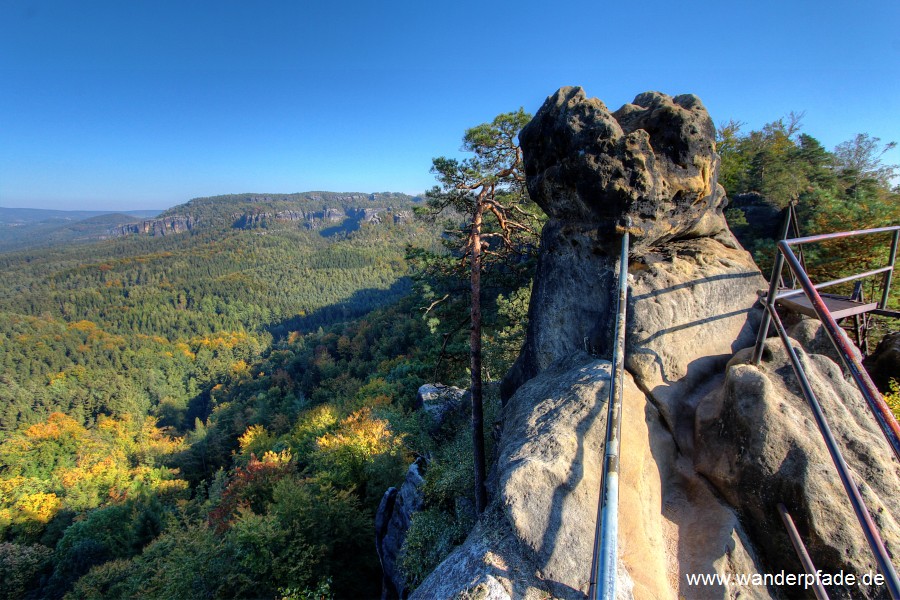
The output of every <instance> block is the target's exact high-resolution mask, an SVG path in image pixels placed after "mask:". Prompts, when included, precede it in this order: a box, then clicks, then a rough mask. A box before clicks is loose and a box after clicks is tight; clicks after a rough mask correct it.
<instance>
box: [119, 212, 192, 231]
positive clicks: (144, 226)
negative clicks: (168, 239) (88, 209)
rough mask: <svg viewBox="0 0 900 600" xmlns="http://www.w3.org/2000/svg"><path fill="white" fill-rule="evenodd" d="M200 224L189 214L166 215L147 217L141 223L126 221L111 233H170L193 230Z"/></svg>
mask: <svg viewBox="0 0 900 600" xmlns="http://www.w3.org/2000/svg"><path fill="white" fill-rule="evenodd" d="M197 225H198V221H197V220H196V219H195V218H194V217H192V216H190V215H188V216H183V217H182V216H179V217H165V218H160V219H147V220H146V221H141V222H140V223H126V224H125V225H120V226H118V227H116V228H115V229H113V230H112V231H111V232H110V234H111V235H114V236H123V235H131V234H135V233H137V234H144V235H170V234H173V233H182V232H184V231H191V230H192V229H194V227H196V226H197Z"/></svg>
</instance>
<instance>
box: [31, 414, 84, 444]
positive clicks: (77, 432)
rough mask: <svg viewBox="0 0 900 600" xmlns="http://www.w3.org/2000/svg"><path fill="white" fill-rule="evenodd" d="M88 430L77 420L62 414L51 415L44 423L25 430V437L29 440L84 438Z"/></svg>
mask: <svg viewBox="0 0 900 600" xmlns="http://www.w3.org/2000/svg"><path fill="white" fill-rule="evenodd" d="M86 433H87V430H86V429H85V428H84V427H82V426H81V425H80V424H79V423H78V422H77V421H75V419H73V418H72V417H70V416H68V415H64V414H63V413H60V412H55V413H51V414H50V416H49V417H47V420H46V421H44V422H42V423H35V424H34V425H32V426H31V427H29V428H28V429H26V430H25V437H26V438H27V439H28V440H34V441H40V440H58V439H60V438H62V437H63V436H67V437H73V438H82V437H84V436H85V434H86Z"/></svg>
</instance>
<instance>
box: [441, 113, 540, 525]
mask: <svg viewBox="0 0 900 600" xmlns="http://www.w3.org/2000/svg"><path fill="white" fill-rule="evenodd" d="M530 119H531V116H530V115H528V114H527V113H526V112H525V111H524V110H522V109H519V110H518V111H516V112H510V113H504V114H501V115H499V116H497V117H496V118H495V119H494V120H493V121H491V122H490V123H483V124H481V125H478V126H477V127H473V128H471V129H468V130H467V131H466V133H465V136H464V137H463V146H462V149H463V150H464V151H466V152H470V153H472V156H471V157H469V158H466V159H464V160H458V159H455V158H447V157H443V156H441V157H438V158H435V159H434V160H433V161H432V169H431V172H432V173H434V175H435V176H436V178H437V180H438V182H439V184H440V185H436V186H434V187H433V188H432V189H431V190H430V191H429V192H428V193H427V198H428V210H429V212H430V214H431V215H432V216H435V217H436V216H437V215H445V216H449V217H450V218H451V222H452V223H454V225H455V226H451V227H450V228H449V229H448V230H447V231H446V234H445V235H446V237H447V239H448V240H449V242H450V245H451V246H452V247H453V250H454V253H453V255H452V256H453V257H454V259H455V261H456V262H455V266H456V267H457V269H458V271H459V272H463V273H466V274H467V275H468V280H469V281H468V286H469V294H470V307H469V323H470V332H469V333H470V335H469V371H470V377H471V381H470V392H471V398H472V444H473V454H474V460H475V504H476V508H477V510H478V511H479V512H481V511H483V510H484V508H485V506H486V505H487V492H486V489H485V484H484V482H485V450H484V433H483V426H484V422H483V421H484V417H483V412H484V411H483V391H482V347H481V346H482V303H481V299H482V274H483V273H484V272H485V271H487V270H489V269H490V268H491V266H492V265H495V264H499V263H505V264H508V263H509V262H510V261H514V260H516V259H515V256H516V254H517V251H518V250H521V248H522V246H523V240H525V239H527V238H530V237H531V238H533V237H534V236H535V234H536V230H537V227H536V225H537V223H538V219H537V216H536V211H535V209H534V205H533V204H531V203H530V201H529V199H528V194H527V191H526V189H525V173H524V169H523V161H522V149H521V148H520V147H519V138H518V136H519V132H520V131H521V130H522V127H524V126H525V124H526V123H528V121H529V120H530ZM524 245H526V246H527V245H528V244H527V242H525V243H524ZM444 299H446V296H445V298H444ZM432 306H434V305H432Z"/></svg>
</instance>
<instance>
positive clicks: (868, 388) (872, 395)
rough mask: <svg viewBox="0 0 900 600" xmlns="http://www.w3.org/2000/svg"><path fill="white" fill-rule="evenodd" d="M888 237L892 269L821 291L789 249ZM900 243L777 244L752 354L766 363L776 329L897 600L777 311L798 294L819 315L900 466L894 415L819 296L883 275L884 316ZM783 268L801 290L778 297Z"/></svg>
mask: <svg viewBox="0 0 900 600" xmlns="http://www.w3.org/2000/svg"><path fill="white" fill-rule="evenodd" d="M888 232H893V234H894V235H893V240H892V242H891V250H890V258H889V264H888V266H886V267H883V268H881V269H875V270H872V271H867V272H865V273H860V274H858V275H852V276H850V277H843V278H840V279H836V280H833V281H829V282H825V283H821V284H818V285H814V284H813V283H812V281H810V279H809V276H808V275H807V274H806V270H805V269H804V268H803V266H802V265H801V264H800V261H799V259H798V258H797V256H796V254H794V252H793V250H792V248H791V246H799V245H802V244H811V243H814V242H821V241H826V240H831V239H839V238H847V237H853V236H861V235H869V234H874V233H888ZM898 241H900V226H893V227H880V228H877V229H866V230H859V231H845V232H840V233H829V234H824V235H814V236H808V237H802V238H795V239H789V240H782V241H780V242H778V246H777V247H778V253H777V254H776V257H775V265H774V268H773V270H772V278H771V279H770V280H769V281H770V287H769V293H768V295H767V296H766V300H765V308H766V310H765V312H764V313H763V320H762V324H761V326H760V330H759V336H758V337H757V340H756V347H755V348H754V352H753V364H756V365H758V364H759V362H760V360H761V359H762V354H763V344H764V343H765V340H766V337H768V331H769V326H770V325H772V324H774V325H775V329H776V330H777V332H778V336H779V337H780V338H781V341H782V343H783V344H784V347H785V349H786V350H787V353H788V357H789V358H790V361H791V366H792V367H793V369H794V373H795V374H796V376H797V379H798V380H799V382H800V388H801V390H802V391H803V395H804V397H805V398H806V401H807V402H808V403H809V406H810V408H811V409H812V412H813V416H814V418H815V421H816V425H817V426H818V428H819V432H820V433H821V434H822V438H823V439H824V441H825V445H826V447H827V448H828V453H829V454H830V455H831V459H832V461H833V462H834V465H835V467H836V468H837V471H838V475H839V476H840V479H841V483H842V484H843V486H844V490H845V491H846V492H847V496H848V498H849V500H850V503H851V505H852V506H853V510H854V512H855V513H856V517H857V519H858V520H859V523H860V525H861V526H862V529H863V533H864V534H865V536H866V540H867V541H868V543H869V547H870V548H871V549H872V552H873V553H874V554H875V560H876V562H877V564H878V568H879V570H880V571H881V573H882V574H883V575H884V577H885V585H886V587H887V589H888V592H889V593H890V595H891V597H892V598H894V599H895V600H900V580H898V578H897V572H896V571H895V570H894V566H893V564H892V563H891V559H890V556H889V555H888V553H887V550H886V549H885V547H884V543H883V541H882V540H881V536H880V534H879V533H878V530H877V528H876V527H875V524H874V522H873V521H872V517H871V515H870V514H869V510H868V508H867V507H866V505H865V503H864V502H863V499H862V496H861V495H860V493H859V489H858V487H857V485H856V483H855V482H854V480H853V476H852V475H851V473H850V470H849V468H848V467H847V463H846V462H845V461H844V458H843V456H842V455H841V451H840V449H839V447H838V444H837V441H836V440H835V438H834V435H833V434H832V432H831V428H830V427H829V425H828V421H827V420H826V418H825V414H824V412H823V411H822V407H821V405H820V404H819V401H818V399H817V398H816V394H815V392H814V391H813V389H812V385H811V384H810V382H809V379H808V378H807V376H806V372H805V370H804V368H803V364H802V362H801V361H800V358H799V356H798V355H797V352H796V351H795V349H794V347H793V345H792V344H791V342H790V339H789V338H788V335H787V331H786V330H785V327H784V324H783V323H782V322H781V318H780V317H779V316H778V312H777V311H776V310H775V304H776V302H778V300H780V299H783V298H788V297H791V296H798V295H800V294H805V295H806V297H807V298H808V299H809V301H810V303H811V304H812V307H813V310H815V313H816V315H817V316H818V318H819V320H820V321H821V322H822V325H823V326H824V328H825V332H826V333H827V334H828V337H829V338H830V339H831V342H832V344H834V347H835V349H836V350H837V351H838V354H839V355H840V357H841V360H842V362H843V363H844V366H845V367H846V368H847V371H848V372H849V373H850V376H851V377H852V378H853V380H854V382H856V385H857V387H858V388H859V390H860V392H861V393H862V395H863V398H864V399H865V400H866V404H868V406H869V409H870V410H871V411H872V413H873V415H874V416H875V420H876V421H877V422H878V426H879V427H880V428H881V431H882V433H883V434H884V436H885V438H886V439H887V441H888V443H889V444H890V446H891V449H892V450H893V452H894V455H895V456H896V457H897V459H898V460H900V426H898V424H897V421H896V420H895V419H894V417H893V415H892V413H891V411H890V409H889V408H888V406H887V404H886V403H885V402H884V399H883V397H882V395H881V393H880V392H879V391H878V389H877V388H876V387H875V384H874V383H873V382H872V380H871V378H870V377H869V375H868V373H867V372H866V370H865V369H864V368H863V366H862V363H861V362H860V360H859V358H857V356H856V353H855V352H854V350H853V346H852V343H851V342H850V340H849V338H848V337H847V334H846V333H845V332H844V330H843V329H841V327H840V326H839V325H838V324H837V322H836V321H835V320H834V318H833V317H832V316H831V313H830V312H829V310H828V307H827V306H826V304H825V302H824V301H823V300H822V297H821V296H820V295H819V291H818V290H819V289H821V288H824V287H829V286H832V285H837V284H839V283H845V282H848V281H853V280H856V279H862V278H864V277H871V276H874V275H878V274H882V273H883V274H884V290H883V292H882V297H881V302H880V303H879V307H878V308H879V309H881V310H886V309H887V303H888V298H889V295H890V286H891V279H892V274H893V270H894V265H895V263H896V260H897V246H898ZM785 263H787V265H788V267H789V268H790V270H791V271H792V274H793V276H794V278H795V280H796V281H798V282H799V283H800V286H801V287H800V289H797V290H788V291H783V292H779V291H778V281H779V280H780V275H781V271H782V269H783V268H784V265H785Z"/></svg>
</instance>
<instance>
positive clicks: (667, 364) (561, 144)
mask: <svg viewBox="0 0 900 600" xmlns="http://www.w3.org/2000/svg"><path fill="white" fill-rule="evenodd" d="M713 135H714V130H713V127H712V122H711V120H710V118H709V115H708V114H707V113H706V110H705V109H704V108H703V105H702V104H701V103H700V101H699V100H698V99H697V98H696V97H694V96H677V97H675V98H670V97H668V96H665V95H663V94H659V93H646V94H641V95H639V96H638V97H637V98H635V101H634V103H632V104H629V105H626V106H625V107H623V108H622V109H620V110H618V111H616V112H610V111H608V110H607V109H606V107H605V106H604V105H603V103H602V102H600V101H599V100H596V99H588V98H587V97H586V96H585V94H584V92H583V91H582V90H581V89H580V88H562V89H561V90H559V91H558V92H557V93H556V94H554V95H553V96H551V97H549V98H548V99H547V101H546V102H545V104H544V106H543V107H542V108H541V110H540V111H539V112H538V113H537V115H536V116H535V118H534V120H533V121H532V122H531V123H530V124H529V125H528V126H527V127H526V128H525V129H524V130H523V132H522V134H521V141H522V148H523V152H524V157H525V165H526V176H527V184H528V189H529V193H530V194H531V196H532V198H533V199H534V200H535V201H536V202H538V204H540V205H541V207H542V208H543V209H544V210H545V211H546V212H547V214H548V215H549V217H550V218H549V221H548V223H547V224H546V226H545V228H544V230H543V232H542V238H541V251H540V257H539V260H538V266H537V271H536V274H535V279H534V283H533V287H532V298H531V304H530V308H529V324H528V331H527V336H526V341H525V344H524V347H523V349H522V352H521V355H520V356H519V359H518V361H517V362H516V364H515V366H514V367H513V369H512V370H511V371H510V373H509V374H508V375H507V377H506V378H505V379H504V382H503V386H502V392H503V397H504V400H505V405H504V409H503V415H502V420H503V430H502V435H501V439H500V442H499V446H498V452H499V457H498V460H497V464H496V467H495V470H494V474H493V476H492V478H491V480H492V481H494V482H495V485H494V486H493V489H492V490H491V492H492V495H493V501H492V504H491V505H490V507H489V509H488V511H487V512H486V514H485V516H484V517H483V518H482V519H481V521H480V523H479V524H478V526H477V527H476V529H475V530H474V531H473V533H472V534H471V535H470V536H469V538H468V539H467V541H466V542H465V543H464V544H463V545H462V546H460V547H459V548H457V549H456V550H455V551H454V552H453V553H451V555H450V556H449V557H448V558H447V559H446V560H445V561H444V563H442V564H441V565H440V566H439V567H438V568H437V569H436V571H435V572H434V573H433V574H432V575H431V576H430V577H429V578H428V579H426V580H425V581H424V582H423V583H422V585H421V586H420V587H419V588H418V589H417V590H416V591H415V592H414V597H417V598H432V597H442V598H443V597H447V598H450V597H455V596H457V594H463V595H468V596H471V595H473V594H478V595H479V597H491V598H543V597H547V596H548V595H549V596H553V597H560V598H583V597H584V593H585V592H586V590H587V584H588V578H589V572H588V571H589V569H590V562H591V547H592V544H593V539H594V527H595V517H596V509H597V500H598V496H599V484H600V481H599V480H600V451H601V444H602V437H603V430H604V428H605V419H606V416H605V413H606V410H605V406H606V401H607V398H606V397H607V393H608V380H609V363H608V362H607V361H604V360H601V359H598V358H596V357H597V356H600V357H606V356H609V355H610V353H611V348H610V346H611V339H612V326H613V323H614V320H615V319H614V315H613V314H612V313H613V310H614V308H613V307H614V305H615V302H614V298H613V294H614V289H615V285H614V284H615V279H616V273H615V270H616V267H615V265H616V262H617V256H616V255H617V253H618V244H619V240H620V237H619V235H618V234H617V233H616V231H617V229H616V228H617V226H622V225H627V226H629V229H630V231H631V233H632V239H633V243H632V246H631V256H630V262H629V268H628V273H627V277H628V287H629V301H628V311H629V315H628V321H627V326H626V339H627V347H626V360H625V364H626V369H627V384H626V390H625V399H624V406H623V434H622V452H621V455H620V457H621V469H620V471H621V480H620V517H619V523H620V525H619V527H620V552H619V573H620V582H621V583H620V586H619V590H618V596H619V597H620V598H652V599H657V598H682V597H683V598H769V597H773V596H774V597H798V595H797V592H798V590H797V589H790V588H785V587H779V586H778V585H772V586H771V587H766V586H765V585H745V586H741V585H737V584H735V583H734V582H732V583H723V582H719V583H718V584H716V585H704V586H693V585H692V584H691V583H690V582H689V581H688V579H687V577H688V575H699V574H718V575H721V576H723V577H726V578H727V577H728V575H729V574H731V575H746V576H749V575H752V574H754V573H764V572H768V573H775V572H778V571H779V570H781V569H785V570H787V571H788V572H792V573H800V572H802V569H801V568H800V567H799V566H798V564H797V560H796V558H795V554H794V551H793V548H791V546H790V543H789V541H788V538H787V534H786V533H785V530H784V527H783V526H782V525H781V523H780V520H779V515H778V512H777V508H776V507H777V504H778V503H779V502H781V503H784V504H785V505H786V506H787V507H788V509H789V510H790V511H791V513H792V515H793V516H794V519H795V520H796V521H797V522H798V524H799V526H800V529H801V534H802V535H803V536H804V539H805V540H806V541H807V544H808V545H809V547H810V551H811V553H812V554H813V558H814V560H816V561H818V562H819V564H820V568H822V569H825V570H832V572H837V571H839V570H840V569H844V570H845V571H855V572H856V573H858V574H862V573H865V572H867V571H874V567H873V566H872V565H871V562H872V559H871V558H870V557H871V554H870V553H869V551H868V549H867V548H866V547H865V541H864V539H863V536H862V533H861V532H860V531H859V529H858V527H856V521H855V518H854V517H853V516H852V514H850V513H849V512H848V506H847V500H846V498H845V496H844V494H843V491H842V490H841V489H840V482H839V480H838V478H837V475H836V473H835V472H834V468H833V466H831V465H830V462H829V458H828V456H827V453H825V452H824V450H823V448H822V442H821V438H820V437H819V434H818V432H817V431H816V429H815V427H814V426H812V424H811V421H810V414H809V409H808V407H807V406H806V404H805V402H804V401H803V400H802V398H800V397H799V396H798V392H797V384H796V380H795V379H794V378H793V377H794V376H793V373H792V371H791V369H790V367H789V366H787V365H786V363H785V362H784V351H783V350H781V351H779V344H780V342H779V341H778V340H777V339H775V340H769V341H768V342H767V346H766V354H765V361H764V363H763V365H761V366H760V367H753V366H750V365H746V364H743V362H744V361H745V360H746V356H747V352H748V350H743V349H744V348H746V347H748V346H750V345H752V343H753V341H754V338H755V335H756V330H757V328H758V324H759V315H760V311H761V309H760V308H758V307H756V308H754V306H755V305H756V304H757V299H758V291H760V290H764V289H766V288H767V287H768V286H767V284H766V282H765V280H764V279H763V277H762V275H761V274H760V272H759V270H758V269H757V268H756V266H755V265H754V263H753V261H752V260H751V258H750V256H749V255H748V254H747V252H745V251H744V250H743V249H742V248H741V247H740V244H739V243H738V242H737V241H736V240H735V239H734V237H733V236H732V235H731V233H730V232H729V231H728V229H727V226H726V224H725V222H724V220H723V218H722V209H723V207H724V205H725V202H726V199H725V197H724V194H723V193H722V189H721V187H720V186H719V185H718V183H717V170H718V157H717V156H716V154H715V144H714V139H713ZM793 331H794V332H795V333H794V334H795V335H797V336H798V337H800V338H802V339H804V340H805V341H807V342H809V343H810V344H811V347H813V348H815V349H816V350H817V351H823V352H824V351H825V348H824V346H822V345H821V344H820V342H821V341H822V338H821V335H820V333H819V332H818V331H816V330H815V327H814V324H810V323H805V322H800V323H798V324H797V325H796V326H795V328H794V329H793ZM585 351H587V352H589V353H591V354H592V355H593V356H590V355H588V354H585ZM735 353H737V355H736V356H735ZM804 356H806V355H804ZM732 357H734V358H732ZM804 360H805V361H806V362H807V363H808V364H809V365H810V372H811V376H812V377H813V378H814V379H815V380H816V381H817V383H816V385H817V386H818V387H820V388H822V389H823V392H822V394H823V397H825V398H827V399H828V402H827V403H828V404H829V406H830V408H829V409H828V412H829V416H831V417H833V419H834V420H835V421H836V422H839V423H840V425H839V426H838V427H837V430H838V432H839V437H840V438H841V440H842V441H843V442H844V444H845V446H846V447H847V448H848V450H847V453H848V461H849V462H850V463H851V466H852V468H853V469H855V470H856V472H857V473H858V474H859V475H860V478H859V481H860V482H865V483H862V490H863V495H864V496H865V497H866V499H867V500H868V501H870V506H871V508H872V511H873V513H875V514H876V515H877V516H876V521H877V522H878V523H879V525H881V526H883V527H884V528H885V531H886V533H885V537H886V539H887V540H888V541H889V547H890V548H891V549H893V551H894V552H895V554H896V553H897V552H900V548H898V547H897V544H898V543H900V541H898V540H900V537H898V536H900V533H898V530H897V524H896V523H895V521H894V518H895V517H893V516H891V515H900V502H898V498H900V468H898V465H897V461H896V460H895V459H894V458H893V457H892V456H891V455H890V454H889V453H887V452H885V451H884V442H883V441H881V440H880V438H879V434H878V432H877V429H876V426H875V425H874V424H873V423H872V422H871V420H870V419H869V418H868V415H867V414H866V411H865V408H864V406H863V405H862V403H861V401H860V400H859V399H858V398H857V397H856V396H854V395H853V391H854V390H853V388H852V387H848V384H847V382H846V381H845V380H844V378H843V375H842V373H841V370H840V368H839V367H838V366H837V365H836V364H835V363H834V362H833V361H831V360H830V359H829V358H828V357H827V356H823V355H812V354H811V355H808V356H806V358H805V359H804ZM729 361H730V362H729ZM829 386H834V388H833V389H834V390H836V391H829V392H826V391H824V390H825V388H828V389H832V388H831V387H829ZM876 481H877V483H874V482H876ZM829 591H830V592H832V593H833V594H834V597H846V596H851V597H852V596H854V595H862V596H864V597H876V596H877V595H878V594H879V593H881V592H882V590H877V589H862V588H859V589H853V590H850V589H849V588H834V589H831V590H829ZM808 592H809V590H806V591H805V592H804V591H802V590H800V593H801V596H802V595H804V594H805V595H807V596H808Z"/></svg>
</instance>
